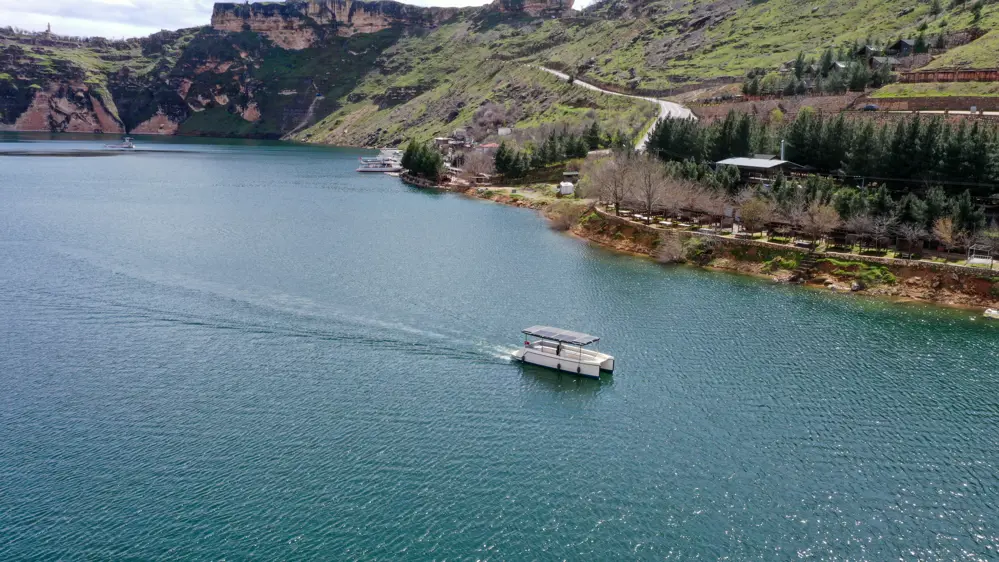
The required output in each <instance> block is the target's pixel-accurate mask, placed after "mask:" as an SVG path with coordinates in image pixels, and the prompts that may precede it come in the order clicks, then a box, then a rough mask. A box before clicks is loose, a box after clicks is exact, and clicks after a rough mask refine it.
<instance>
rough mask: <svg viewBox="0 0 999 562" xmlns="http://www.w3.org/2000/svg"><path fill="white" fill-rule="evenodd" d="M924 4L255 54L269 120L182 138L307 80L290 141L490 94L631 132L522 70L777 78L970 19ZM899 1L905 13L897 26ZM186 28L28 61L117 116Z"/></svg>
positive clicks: (168, 59)
mask: <svg viewBox="0 0 999 562" xmlns="http://www.w3.org/2000/svg"><path fill="white" fill-rule="evenodd" d="M947 4H948V3H947V2H944V5H945V6H946V5H947ZM929 6H930V3H929V2H917V3H912V4H906V5H901V4H899V3H885V2H879V1H877V0H832V1H830V2H825V3H807V2H802V1H801V0H766V1H763V2H757V3H752V2H750V1H749V0H654V1H651V2H639V1H634V2H631V3H629V0H607V1H605V2H603V3H601V4H600V5H598V6H595V7H593V8H592V9H590V10H587V11H586V12H584V13H583V14H582V15H581V16H580V17H574V18H569V19H564V20H551V19H547V20H535V21H528V20H517V19H516V18H511V17H510V16H500V15H498V14H489V13H485V12H479V13H474V11H466V12H463V13H462V14H461V15H460V16H459V17H458V18H456V20H454V21H451V22H449V23H445V24H443V25H441V26H440V27H438V28H437V29H435V30H433V31H431V32H424V33H422V34H416V35H409V36H406V37H403V38H402V39H398V36H399V32H398V30H393V31H390V32H388V33H382V34H374V35H373V36H358V37H355V38H351V39H349V40H333V41H332V42H331V43H330V44H329V45H327V46H326V47H323V48H319V49H309V50H306V51H299V52H291V51H282V50H280V49H274V48H270V49H264V50H263V51H262V52H261V53H260V58H259V59H257V60H256V62H255V63H254V64H253V67H252V68H253V69H252V70H251V71H250V73H249V74H250V75H251V76H252V78H253V79H255V80H256V81H257V86H259V87H258V88H256V89H255V92H258V94H259V95H256V96H255V97H256V98H257V101H258V102H259V105H260V108H261V112H262V113H263V119H262V120H261V121H260V122H258V123H256V124H249V125H248V124H247V123H246V122H238V121H236V120H234V117H235V116H234V115H233V114H232V111H231V108H229V109H230V110H229V111H226V113H227V114H225V115H224V114H222V111H223V110H224V109H223V108H218V107H214V108H209V109H207V110H206V111H203V112H200V113H198V114H196V115H195V116H194V117H193V118H192V120H191V121H190V122H189V123H187V124H185V125H184V127H183V128H182V130H184V131H188V132H199V133H206V134H241V135H242V134H252V135H270V136H273V135H276V134H279V133H280V132H281V131H282V130H287V129H288V128H289V121H290V120H292V119H293V118H294V116H295V115H297V114H301V112H302V107H303V106H306V107H307V106H308V102H309V100H307V99H305V95H304V94H302V95H300V96H298V97H296V98H287V97H282V96H280V95H278V93H277V92H279V91H280V90H281V89H288V90H298V91H300V92H302V91H304V90H305V89H306V88H307V87H309V85H308V82H313V81H314V82H315V88H316V89H317V90H318V91H319V93H322V94H323V95H324V96H325V98H326V99H323V100H322V101H321V102H320V103H319V104H318V107H317V108H316V114H317V116H323V115H327V117H326V118H325V119H323V120H322V121H321V122H319V123H318V124H317V125H316V126H314V127H312V128H311V129H309V130H308V131H306V132H304V133H302V134H300V135H299V138H302V139H305V138H308V139H310V140H319V141H326V142H340V143H349V144H378V143H381V142H389V141H394V140H398V139H399V138H402V137H408V136H410V135H416V136H419V137H429V136H433V135H436V134H440V133H442V132H446V131H450V130H452V129H454V128H457V127H459V126H463V125H466V124H468V123H469V122H470V121H471V120H472V116H473V114H474V112H475V110H476V109H477V108H478V107H479V106H480V105H481V104H482V103H483V102H485V101H487V100H489V101H494V102H497V103H501V104H504V105H506V106H508V107H509V108H510V109H511V110H512V111H516V112H519V115H518V116H517V121H518V122H519V123H520V124H521V126H532V125H536V124H538V123H541V122H544V121H552V120H565V121H569V122H579V121H584V120H589V119H592V118H596V119H598V120H599V121H601V123H602V124H603V125H604V126H605V128H608V129H622V130H630V131H637V130H638V129H639V128H641V126H642V125H644V124H645V123H643V121H644V122H647V120H648V119H649V118H650V115H651V109H650V108H648V107H647V106H646V105H645V104H641V103H638V102H634V101H630V100H626V99H621V98H613V97H609V96H603V95H599V94H595V93H590V92H582V91H580V90H579V89H578V88H570V87H568V85H565V84H560V83H559V82H558V81H556V80H554V79H553V78H551V77H548V76H544V75H541V74H539V73H537V72H536V71H532V70H529V69H527V68H525V65H526V64H528V63H538V62H552V63H558V64H560V65H562V66H563V67H566V68H570V69H573V68H576V67H578V66H579V65H581V64H584V63H586V62H588V61H589V62H591V63H592V68H591V69H590V70H588V71H586V73H585V76H587V77H591V78H594V79H596V80H600V81H603V82H606V83H610V84H615V85H618V86H621V87H638V88H644V89H661V90H665V89H668V88H670V87H673V86H677V85H682V84H690V83H696V82H699V81H703V80H706V79H711V78H716V77H741V76H743V75H744V74H745V73H746V72H747V71H748V70H751V69H754V68H764V69H770V70H772V69H775V68H776V67H777V66H778V65H779V64H780V63H782V62H784V61H787V60H790V59H793V58H794V56H795V55H796V54H797V53H798V52H799V51H804V52H805V53H807V54H809V55H811V56H818V55H819V54H820V53H821V52H822V51H823V50H824V49H825V48H827V47H830V46H833V47H835V46H839V45H843V44H849V43H852V42H854V41H856V42H863V41H865V40H866V39H868V38H871V39H873V40H874V41H875V42H878V43H882V44H884V43H888V42H891V41H892V40H894V39H895V38H897V37H899V36H906V37H913V36H915V35H916V34H917V33H918V32H919V29H920V28H921V27H925V34H926V36H927V37H928V38H929V39H930V40H932V39H933V38H934V37H935V36H936V35H937V34H939V33H941V32H944V31H946V30H959V29H965V28H968V27H970V26H971V25H972V15H971V12H970V10H969V9H968V7H969V6H970V2H966V3H965V4H964V5H963V6H960V7H955V8H950V9H945V11H944V13H943V14H940V15H937V16H933V15H931V14H930V13H929V11H930V7H929ZM904 7H913V8H915V9H914V10H913V11H912V12H911V13H909V14H906V15H904V16H899V15H898V14H899V11H900V10H901V9H902V8H904ZM698 20H702V22H703V23H704V24H703V26H702V27H700V28H698V29H693V28H691V27H690V24H691V22H694V21H698ZM997 24H999V4H988V5H986V7H985V9H984V11H983V17H982V19H981V21H979V22H978V23H977V24H976V25H978V26H980V27H982V28H984V29H991V28H993V27H995V26H996V25H997ZM188 31H189V32H182V33H180V37H179V38H171V39H170V40H169V41H165V42H164V45H163V48H162V50H161V51H157V52H156V53H154V54H150V53H148V52H147V53H144V52H143V50H142V49H141V48H140V47H138V46H137V45H132V46H131V47H128V48H126V49H124V50H120V48H110V47H107V48H101V49H98V48H85V49H67V48H57V47H52V48H49V47H44V48H42V52H40V53H34V52H32V54H31V56H32V57H34V58H35V59H37V63H38V64H39V65H40V67H41V68H42V69H49V71H51V74H53V75H55V74H58V72H59V69H60V64H66V63H68V64H72V65H73V66H74V67H78V68H81V69H83V72H84V73H85V76H86V80H87V82H88V83H89V84H91V85H92V87H93V89H94V90H95V91H97V92H98V93H99V94H100V95H101V97H102V99H105V100H106V103H108V105H110V106H111V108H112V110H113V111H114V104H113V100H111V96H110V95H109V94H107V91H108V78H107V77H108V75H109V74H111V73H114V72H117V71H118V70H120V69H121V68H122V67H124V66H128V67H129V69H130V70H131V71H132V72H133V73H136V74H139V75H146V76H149V77H151V78H150V79H151V80H152V79H154V78H156V77H157V76H159V77H160V79H161V81H162V80H165V79H166V75H165V74H164V68H166V69H174V70H173V71H172V72H173V74H174V76H173V78H177V77H178V76H177V68H176V66H175V65H177V64H178V61H182V60H183V58H184V53H185V52H186V51H187V50H188V46H189V45H190V44H191V43H192V40H193V39H196V38H198V37H200V36H201V33H204V32H201V33H198V30H188ZM996 33H997V32H991V33H989V34H988V35H986V36H985V37H983V38H981V39H979V40H978V41H975V42H973V43H971V44H969V45H965V46H962V47H958V48H955V49H953V50H952V51H950V52H948V53H947V54H945V55H943V56H942V57H939V58H938V59H937V60H935V61H934V62H933V63H931V68H932V67H944V66H965V67H994V66H997V65H999V61H997V59H999V54H997V53H999V49H997V48H996V47H999V36H997V34H996ZM236 35H240V34H236ZM397 40H398V42H397V43H396V41H397ZM0 41H3V40H2V38H0ZM366 43H370V44H366ZM393 43H394V45H393ZM390 45H393V46H390ZM115 49H119V50H115ZM386 49H387V50H386ZM383 51H384V52H383ZM348 52H353V53H365V54H364V55H363V56H356V57H355V56H347V54H346V53H348ZM109 54H110V55H114V56H122V55H124V57H125V58H127V59H128V60H126V61H118V60H109V59H113V58H115V57H114V56H112V57H108V56H106V55H109ZM379 54H380V55H381V56H380V57H379V56H378V55H379ZM376 57H377V60H378V62H377V63H376V62H375V60H376ZM258 63H259V64H258ZM168 71H169V70H168ZM183 72H188V71H187V70H184V71H183ZM233 74H234V75H233V76H232V77H229V76H220V77H218V80H216V81H215V82H214V83H210V82H209V81H207V80H208V79H207V78H206V82H205V83H204V84H203V86H204V88H203V89H205V91H207V89H208V88H209V87H215V86H218V85H221V86H220V87H227V86H226V84H228V85H232V84H234V83H235V79H236V78H237V77H236V76H235V71H234V73H233ZM227 79H228V80H227ZM140 86H141V85H140ZM399 87H415V88H417V89H418V91H420V92H423V93H422V94H421V95H419V96H418V97H417V98H416V99H412V100H410V101H408V102H405V103H402V104H400V105H396V106H393V107H386V106H385V105H386V104H385V103H383V102H384V94H385V93H386V91H387V90H390V89H393V88H399ZM197 88H198V86H197V85H196V86H195V89H196V90H197ZM989 90H990V87H988V86H987V85H984V86H983V85H974V86H972V85H949V86H945V87H942V88H938V87H936V86H934V85H926V86H918V87H912V88H904V87H902V86H898V85H895V86H890V87H889V88H888V89H886V90H884V91H883V92H884V93H883V94H882V95H889V94H891V93H893V92H894V93H896V94H898V95H906V96H911V97H915V96H921V95H960V94H970V95H991V94H989V93H988V91H989ZM312 95H313V96H314V94H312ZM379 104H381V106H380V105H379ZM151 107H152V106H151ZM148 111H150V110H149V109H143V110H141V111H135V110H133V109H130V111H129V114H130V115H131V114H135V115H137V116H139V117H145V116H146V113H148Z"/></svg>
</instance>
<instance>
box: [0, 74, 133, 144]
mask: <svg viewBox="0 0 999 562" xmlns="http://www.w3.org/2000/svg"><path fill="white" fill-rule="evenodd" d="M9 128H10V129H13V130H15V131H57V132H65V133H123V132H125V128H124V127H123V126H122V124H121V121H119V120H118V119H117V118H116V117H114V116H113V115H112V114H111V112H110V111H108V109H107V108H106V107H104V103H103V102H101V100H100V99H99V98H98V97H97V96H95V95H93V94H92V93H91V92H90V91H89V89H88V88H87V86H85V85H82V84H79V85H67V84H58V83H54V84H52V85H50V86H49V87H48V89H44V90H42V89H40V90H37V91H36V92H35V97H34V99H32V101H31V105H30V106H29V107H28V109H27V111H25V112H24V113H22V114H21V115H20V117H18V119H17V121H16V122H15V123H14V125H13V126H12V127H9Z"/></svg>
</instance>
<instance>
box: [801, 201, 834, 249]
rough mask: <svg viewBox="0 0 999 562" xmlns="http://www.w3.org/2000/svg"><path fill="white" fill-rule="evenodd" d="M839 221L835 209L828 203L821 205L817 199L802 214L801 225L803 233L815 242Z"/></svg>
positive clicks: (830, 230) (826, 234) (827, 233)
mask: <svg viewBox="0 0 999 562" xmlns="http://www.w3.org/2000/svg"><path fill="white" fill-rule="evenodd" d="M841 223H842V221H841V220H840V218H839V213H838V212H836V209H834V208H833V207H832V206H830V205H823V204H822V203H820V202H818V201H813V202H812V204H811V205H809V206H808V208H807V209H805V212H804V213H803V215H802V223H801V226H802V230H803V231H804V233H805V234H807V235H808V236H809V237H810V238H811V239H812V241H813V242H817V241H818V239H819V238H824V237H826V236H828V235H829V233H830V232H832V231H833V230H834V229H835V228H837V227H838V226H839V225H840V224H841Z"/></svg>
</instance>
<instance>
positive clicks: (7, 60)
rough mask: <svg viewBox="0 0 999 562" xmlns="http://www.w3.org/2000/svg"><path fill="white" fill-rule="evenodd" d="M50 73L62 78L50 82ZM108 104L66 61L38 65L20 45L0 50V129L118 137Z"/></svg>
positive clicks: (118, 127) (119, 128) (116, 122)
mask: <svg viewBox="0 0 999 562" xmlns="http://www.w3.org/2000/svg"><path fill="white" fill-rule="evenodd" d="M46 62H47V61H46ZM52 74H56V75H58V76H60V77H61V79H60V80H58V81H52V80H50V79H49V76H50V75H52ZM111 103H112V102H111V100H110V99H109V96H107V94H106V93H104V92H101V90H100V88H99V87H98V86H97V85H96V84H93V83H89V82H88V81H87V76H86V73H85V72H83V71H82V69H80V68H78V67H76V66H74V65H72V64H70V63H69V62H68V61H54V62H48V64H42V62H41V61H39V60H38V59H36V58H34V57H32V56H31V53H30V52H29V51H28V50H26V49H24V48H23V47H21V46H19V45H7V46H0V129H6V130H15V131H56V132H69V133H120V132H122V131H123V130H124V127H123V125H122V123H121V121H120V120H119V119H118V118H117V117H116V116H115V115H114V113H113V110H111V109H109V108H108V106H107V105H106V104H111Z"/></svg>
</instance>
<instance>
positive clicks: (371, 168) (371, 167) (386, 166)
mask: <svg viewBox="0 0 999 562" xmlns="http://www.w3.org/2000/svg"><path fill="white" fill-rule="evenodd" d="M357 171H358V172H382V173H395V172H401V171H402V163H400V162H399V161H398V160H381V159H379V160H374V161H369V162H365V161H363V160H362V161H361V165H360V166H358V167H357Z"/></svg>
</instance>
